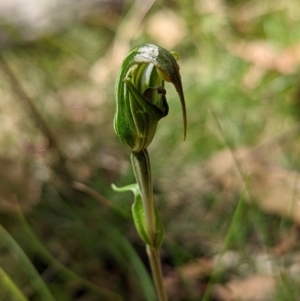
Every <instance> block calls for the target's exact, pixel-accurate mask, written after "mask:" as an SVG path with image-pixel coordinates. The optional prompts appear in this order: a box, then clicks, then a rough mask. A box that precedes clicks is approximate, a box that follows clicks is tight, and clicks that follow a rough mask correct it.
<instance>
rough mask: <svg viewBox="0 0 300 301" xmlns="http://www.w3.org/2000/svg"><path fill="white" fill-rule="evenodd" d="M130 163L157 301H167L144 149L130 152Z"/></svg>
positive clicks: (149, 174) (147, 156)
mask: <svg viewBox="0 0 300 301" xmlns="http://www.w3.org/2000/svg"><path fill="white" fill-rule="evenodd" d="M131 162H132V167H133V172H134V175H135V178H136V181H137V183H138V185H139V188H140V191H141V195H142V201H143V206H144V213H145V220H146V228H147V234H148V237H149V241H150V243H151V246H150V245H146V250H147V255H148V258H149V261H150V267H151V271H152V277H153V281H154V285H155V288H156V292H157V296H158V299H159V301H168V297H167V294H166V292H165V288H164V285H163V275H162V268H161V261H160V255H159V254H160V252H159V246H157V244H156V236H157V229H156V223H155V209H154V200H153V184H152V177H151V168H150V160H149V155H148V152H147V150H146V149H145V150H143V151H141V152H132V153H131Z"/></svg>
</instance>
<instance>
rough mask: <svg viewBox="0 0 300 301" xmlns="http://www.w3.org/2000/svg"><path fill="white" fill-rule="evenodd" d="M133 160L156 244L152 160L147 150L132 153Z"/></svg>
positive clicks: (148, 226)
mask: <svg viewBox="0 0 300 301" xmlns="http://www.w3.org/2000/svg"><path fill="white" fill-rule="evenodd" d="M131 162H132V167H133V172H134V175H135V178H136V181H137V183H138V185H139V188H140V191H141V195H142V201H143V205H144V211H145V219H146V228H147V234H148V237H149V240H150V242H151V245H154V244H155V238H156V225H155V213H154V202H153V185H152V177H151V169H150V160H149V155H148V152H147V150H146V149H145V150H142V151H141V152H132V153H131Z"/></svg>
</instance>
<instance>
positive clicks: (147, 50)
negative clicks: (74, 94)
mask: <svg viewBox="0 0 300 301" xmlns="http://www.w3.org/2000/svg"><path fill="white" fill-rule="evenodd" d="M177 58H178V56H177V54H176V53H172V52H169V51H167V50H166V49H164V48H162V47H160V46H157V45H154V44H143V45H141V46H138V47H136V48H134V49H133V50H132V51H130V52H129V54H128V55H127V56H126V58H125V60H124V61H123V64H122V67H121V70H120V73H119V75H118V78H117V81H116V86H115V95H116V103H117V109H116V114H115V117H114V129H115V132H116V133H117V135H118V136H119V138H120V140H121V141H122V142H123V143H124V144H126V145H128V146H129V147H130V148H131V151H132V152H140V151H142V150H145V149H146V148H147V147H148V146H149V144H150V143H151V141H152V139H153V137H154V134H155V131H156V128H157V124H158V121H159V120H160V119H162V118H163V117H165V116H167V114H168V111H169V107H168V103H167V99H166V90H165V88H164V82H165V81H167V82H171V83H173V85H174V86H175V89H176V91H177V93H178V95H179V98H180V102H181V107H182V114H183V122H184V137H185V136H186V108H185V100H184V95H183V89H182V83H181V77H180V73H179V66H178V64H177V61H176V59H177Z"/></svg>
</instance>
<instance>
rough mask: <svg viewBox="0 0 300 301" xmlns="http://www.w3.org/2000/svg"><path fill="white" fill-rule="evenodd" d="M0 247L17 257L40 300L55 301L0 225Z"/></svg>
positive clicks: (22, 252)
mask: <svg viewBox="0 0 300 301" xmlns="http://www.w3.org/2000/svg"><path fill="white" fill-rule="evenodd" d="M0 246H1V247H2V248H6V249H7V250H9V251H10V252H11V253H13V254H15V255H16V256H17V257H18V260H19V265H20V267H21V268H22V269H23V270H24V272H25V273H26V274H27V275H28V278H29V280H30V283H31V285H32V286H33V288H34V289H35V291H36V292H37V294H38V295H39V296H40V300H43V301H55V299H54V297H53V296H52V294H51V292H50V291H49V289H48V287H47V286H46V284H45V282H44V281H43V279H42V278H41V276H40V275H39V273H38V272H37V271H36V269H35V267H34V266H33V264H32V263H31V262H30V260H29V259H28V257H27V255H26V254H25V253H24V251H23V250H22V249H21V247H20V246H19V245H18V243H17V242H16V241H15V240H14V239H13V237H12V236H11V235H10V234H9V233H8V232H7V231H6V230H5V229H4V228H3V226H2V225H0Z"/></svg>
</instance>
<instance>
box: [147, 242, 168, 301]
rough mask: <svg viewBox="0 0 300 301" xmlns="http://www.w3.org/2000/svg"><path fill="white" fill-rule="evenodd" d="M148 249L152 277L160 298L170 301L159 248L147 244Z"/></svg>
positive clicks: (162, 300)
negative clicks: (165, 286)
mask: <svg viewBox="0 0 300 301" xmlns="http://www.w3.org/2000/svg"><path fill="white" fill-rule="evenodd" d="M146 250H147V255H148V258H149V261H150V267H151V271H152V277H153V281H154V284H155V288H156V292H157V295H158V299H159V300H160V301H168V297H167V294H166V291H165V288H164V285H163V275H162V268H161V261H160V256H159V249H158V248H153V247H151V246H149V245H147V246H146Z"/></svg>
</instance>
